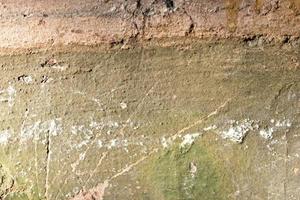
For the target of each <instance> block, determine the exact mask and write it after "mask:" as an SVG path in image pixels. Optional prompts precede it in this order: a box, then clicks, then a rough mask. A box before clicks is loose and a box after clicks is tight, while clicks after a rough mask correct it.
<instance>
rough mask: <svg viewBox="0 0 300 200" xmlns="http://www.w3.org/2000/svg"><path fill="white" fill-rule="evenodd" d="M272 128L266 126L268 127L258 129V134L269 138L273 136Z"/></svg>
mask: <svg viewBox="0 0 300 200" xmlns="http://www.w3.org/2000/svg"><path fill="white" fill-rule="evenodd" d="M273 133H274V129H273V128H268V129H262V130H260V131H259V135H260V136H262V137H263V138H264V139H266V140H270V139H272V138H273Z"/></svg>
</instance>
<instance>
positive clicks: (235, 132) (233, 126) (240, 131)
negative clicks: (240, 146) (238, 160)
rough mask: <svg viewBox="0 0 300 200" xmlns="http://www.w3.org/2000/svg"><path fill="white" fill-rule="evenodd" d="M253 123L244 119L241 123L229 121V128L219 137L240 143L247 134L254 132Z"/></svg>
mask: <svg viewBox="0 0 300 200" xmlns="http://www.w3.org/2000/svg"><path fill="white" fill-rule="evenodd" d="M253 123H254V121H253V120H250V119H244V120H243V121H241V122H239V121H235V120H232V121H230V127H229V128H228V129H227V130H225V131H222V132H221V136H222V137H223V138H224V139H229V140H231V141H233V142H237V143H242V142H243V140H244V138H245V136H246V135H247V133H248V132H249V131H251V130H254V129H255V127H254V125H253Z"/></svg>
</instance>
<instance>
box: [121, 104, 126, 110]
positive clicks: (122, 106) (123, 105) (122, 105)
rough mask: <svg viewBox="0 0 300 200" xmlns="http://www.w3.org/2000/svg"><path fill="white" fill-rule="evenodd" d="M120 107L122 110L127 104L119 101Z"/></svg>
mask: <svg viewBox="0 0 300 200" xmlns="http://www.w3.org/2000/svg"><path fill="white" fill-rule="evenodd" d="M120 107H121V108H122V109H123V110H124V109H126V108H127V104H126V103H124V102H121V103H120Z"/></svg>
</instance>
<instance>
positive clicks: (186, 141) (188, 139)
mask: <svg viewBox="0 0 300 200" xmlns="http://www.w3.org/2000/svg"><path fill="white" fill-rule="evenodd" d="M199 136H200V133H192V134H187V135H185V136H183V141H182V142H181V144H180V147H181V148H185V147H190V146H191V145H192V144H193V143H194V141H195V139H196V138H198V137H199Z"/></svg>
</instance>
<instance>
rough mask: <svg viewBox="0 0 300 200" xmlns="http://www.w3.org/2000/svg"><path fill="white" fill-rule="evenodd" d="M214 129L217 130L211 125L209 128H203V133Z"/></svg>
mask: <svg viewBox="0 0 300 200" xmlns="http://www.w3.org/2000/svg"><path fill="white" fill-rule="evenodd" d="M215 129H217V126H216V125H211V126H208V127H205V128H203V131H210V130H215Z"/></svg>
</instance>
